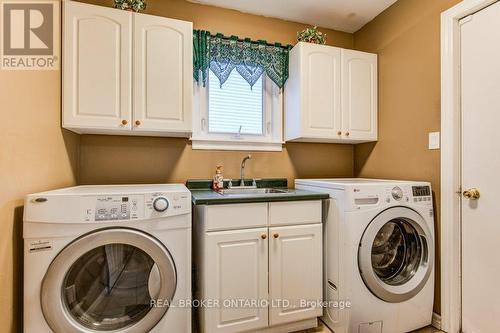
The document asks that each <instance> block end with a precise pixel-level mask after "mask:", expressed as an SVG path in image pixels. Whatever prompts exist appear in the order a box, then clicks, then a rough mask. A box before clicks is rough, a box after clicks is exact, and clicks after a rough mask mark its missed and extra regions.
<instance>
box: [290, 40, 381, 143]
mask: <svg viewBox="0 0 500 333" xmlns="http://www.w3.org/2000/svg"><path fill="white" fill-rule="evenodd" d="M285 139H286V141H303V142H339V143H360V142H367V141H376V140H377V55H375V54H370V53H364V52H358V51H352V50H345V49H341V48H337V47H332V46H326V45H317V44H311V43H303V42H300V43H298V44H297V45H296V46H295V47H294V48H293V49H292V51H291V52H290V76H289V79H288V81H287V83H286V85H285Z"/></svg>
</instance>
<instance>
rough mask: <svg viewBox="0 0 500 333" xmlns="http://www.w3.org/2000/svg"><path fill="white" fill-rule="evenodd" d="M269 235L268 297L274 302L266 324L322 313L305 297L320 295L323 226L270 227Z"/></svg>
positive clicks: (321, 290) (310, 297)
mask: <svg viewBox="0 0 500 333" xmlns="http://www.w3.org/2000/svg"><path fill="white" fill-rule="evenodd" d="M269 237H270V238H269V300H270V302H273V304H272V306H271V307H270V308H269V324H270V325H271V326H273V325H279V324H284V323H289V322H294V321H298V320H302V319H308V318H315V317H319V316H321V315H322V313H323V309H322V308H321V307H319V306H316V305H315V304H313V303H310V302H309V303H305V302H304V300H305V301H315V300H316V301H321V300H322V298H323V289H322V285H323V278H322V274H323V271H322V267H323V266H322V265H323V259H322V258H323V252H322V251H323V249H322V237H323V236H322V225H321V224H313V225H301V226H290V227H276V228H270V229H269ZM280 302H281V303H280Z"/></svg>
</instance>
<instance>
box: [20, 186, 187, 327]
mask: <svg viewBox="0 0 500 333" xmlns="http://www.w3.org/2000/svg"><path fill="white" fill-rule="evenodd" d="M23 226H24V229H23V237H24V332H25V333H49V332H55V333H92V332H95V333H97V332H100V333H102V332H113V333H146V332H175V333H190V332H191V309H190V308H189V306H188V305H189V301H190V300H191V194H190V192H189V190H188V189H187V188H186V187H185V186H184V185H174V184H172V185H121V186H120V185H118V186H77V187H72V188H65V189H60V190H55V191H49V192H43V193H36V194H32V195H29V196H27V198H26V202H25V211H24V225H23Z"/></svg>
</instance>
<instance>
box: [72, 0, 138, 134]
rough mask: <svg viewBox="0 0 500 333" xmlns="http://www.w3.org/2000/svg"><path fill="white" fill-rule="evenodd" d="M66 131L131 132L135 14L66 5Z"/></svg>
mask: <svg viewBox="0 0 500 333" xmlns="http://www.w3.org/2000/svg"><path fill="white" fill-rule="evenodd" d="M64 41H65V43H64V57H63V58H64V59H63V62H64V68H63V127H66V128H71V129H74V130H75V131H78V129H79V128H86V129H98V130H129V129H130V128H131V127H130V122H131V109H132V92H131V89H132V87H131V84H132V83H131V80H132V63H131V61H132V60H131V58H132V13H130V12H127V11H122V10H116V9H113V8H107V7H101V6H93V5H88V4H82V3H78V2H74V1H64Z"/></svg>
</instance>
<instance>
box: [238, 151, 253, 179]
mask: <svg viewBox="0 0 500 333" xmlns="http://www.w3.org/2000/svg"><path fill="white" fill-rule="evenodd" d="M250 159H252V155H247V156H245V157H243V160H242V161H241V170H240V176H241V181H240V186H245V163H246V161H247V160H250Z"/></svg>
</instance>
